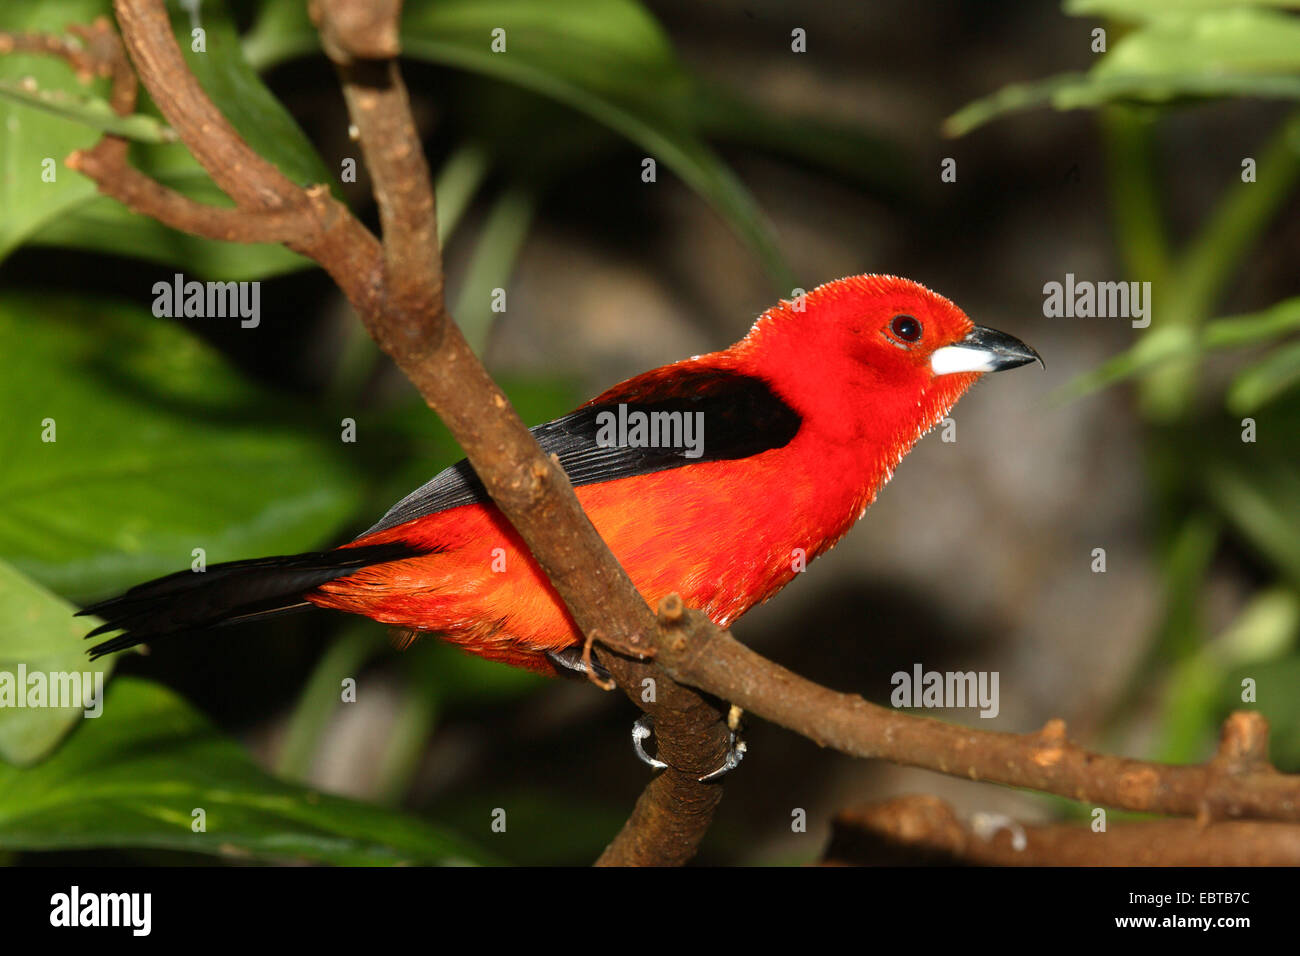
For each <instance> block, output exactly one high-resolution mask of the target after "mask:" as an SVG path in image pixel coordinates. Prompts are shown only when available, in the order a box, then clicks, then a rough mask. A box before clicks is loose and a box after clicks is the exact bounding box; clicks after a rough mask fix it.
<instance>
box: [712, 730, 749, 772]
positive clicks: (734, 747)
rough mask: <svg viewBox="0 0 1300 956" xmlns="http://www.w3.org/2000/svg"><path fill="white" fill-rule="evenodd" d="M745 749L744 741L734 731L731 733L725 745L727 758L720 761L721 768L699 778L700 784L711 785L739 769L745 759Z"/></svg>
mask: <svg viewBox="0 0 1300 956" xmlns="http://www.w3.org/2000/svg"><path fill="white" fill-rule="evenodd" d="M747 749H748V748H747V747H746V746H745V741H744V740H742V739H741V736H740V734H738V733H737V732H736V731H734V730H733V731H731V742H730V743H729V744H728V745H727V756H726V759H724V760H723V761H722V766H721V767H719V768H718V769H717V770H715V771H713V772H712V773H706V774H705V775H704V776H703V777H701V778H700V783H712V782H713V781H714V780H718V779H720V778H721V777H723V776H725V775H727V774H729V773H731V771H733V770H735V769H736V768H737V767H739V766H740V762H741V761H742V760H744V759H745V751H746V750H747Z"/></svg>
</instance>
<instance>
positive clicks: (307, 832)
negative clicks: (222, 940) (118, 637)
mask: <svg viewBox="0 0 1300 956" xmlns="http://www.w3.org/2000/svg"><path fill="white" fill-rule="evenodd" d="M196 810H202V811H203V824H204V826H203V829H202V832H195V830H196V826H195V821H196V815H195V811H196ZM86 847H151V848H157V849H168V850H181V851H188V852H197V853H210V854H214V855H222V856H227V857H234V858H248V857H254V858H258V859H271V860H284V859H307V860H315V861H320V862H325V863H337V864H344V865H366V864H380V865H385V864H388V865H391V864H456V863H490V862H492V859H491V858H490V857H489V856H488V855H487V854H485V853H484V852H482V851H481V850H478V849H475V848H474V847H472V846H471V845H470V844H468V843H466V842H464V841H463V840H461V839H459V838H457V837H454V836H452V835H450V834H448V833H445V832H442V831H440V830H438V829H436V828H434V827H432V826H430V825H428V824H426V823H423V822H422V821H420V820H417V819H414V818H412V817H410V816H407V815H405V814H401V813H397V812H394V811H390V810H384V809H381V808H378V807H374V806H370V805H368V804H364V803H359V802H356V801H353V800H346V799H343V798H340V797H334V796H330V795H328V794H322V793H317V792H315V791H312V790H309V789H306V788H304V787H300V786H297V785H294V784H289V783H285V782H283V781H280V780H277V779H276V778H274V777H272V776H270V775H269V774H267V773H265V772H264V771H262V770H261V769H259V768H258V767H257V766H256V765H255V764H254V763H253V761H252V760H251V759H249V756H248V754H246V753H245V752H244V750H243V749H242V748H241V747H240V746H239V745H238V744H236V743H235V742H233V741H231V740H230V739H228V738H226V737H225V736H223V735H222V734H221V733H220V732H218V731H217V730H216V728H214V727H213V726H212V725H211V724H210V723H209V722H208V721H207V720H206V719H205V718H204V717H203V716H202V715H200V714H199V713H198V712H196V711H195V710H194V709H193V708H191V707H190V706H189V705H188V704H187V703H185V701H183V700H182V699H181V698H179V697H177V696H176V695H175V694H174V693H172V692H171V691H170V690H168V689H167V688H165V687H162V686H161V685H158V684H155V683H152V682H150V681H144V680H140V679H137V678H118V679H117V680H115V681H113V682H112V683H111V685H110V686H109V689H108V694H107V699H106V701H105V703H104V715H103V716H102V717H100V718H98V719H96V720H92V721H85V722H84V724H83V726H81V727H80V728H78V731H77V732H76V733H75V734H73V735H72V737H71V738H70V739H69V740H68V741H67V742H66V743H65V744H64V745H63V746H62V747H60V748H59V749H58V750H57V751H56V752H55V753H54V755H53V756H52V757H50V758H49V759H48V760H46V761H44V762H42V763H40V764H38V765H36V766H35V767H31V768H28V769H22V770H20V769H18V768H16V767H7V766H0V848H2V849H12V850H65V849H74V848H86Z"/></svg>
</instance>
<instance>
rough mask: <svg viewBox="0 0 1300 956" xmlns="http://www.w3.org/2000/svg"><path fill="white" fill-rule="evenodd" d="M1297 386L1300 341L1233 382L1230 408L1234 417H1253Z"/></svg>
mask: <svg viewBox="0 0 1300 956" xmlns="http://www.w3.org/2000/svg"><path fill="white" fill-rule="evenodd" d="M1297 384H1300V342H1291V343H1288V344H1287V345H1284V346H1283V347H1282V348H1280V349H1277V350H1276V351H1274V352H1272V353H1270V354H1269V355H1268V356H1267V357H1266V358H1265V359H1264V360H1263V361H1262V362H1259V363H1258V364H1256V365H1252V366H1251V367H1250V368H1248V369H1246V370H1245V371H1243V372H1241V373H1240V374H1239V375H1238V376H1237V377H1236V379H1234V380H1233V383H1232V385H1231V386H1230V387H1229V389H1228V409H1229V410H1230V411H1231V412H1232V413H1233V414H1234V415H1250V414H1253V413H1255V412H1257V411H1258V410H1259V409H1260V408H1262V407H1263V406H1264V405H1267V404H1268V403H1269V402H1271V401H1273V400H1274V399H1275V398H1277V397H1278V396H1280V395H1281V394H1282V393H1283V392H1286V391H1287V390H1288V389H1292V388H1295V386H1296V385H1297Z"/></svg>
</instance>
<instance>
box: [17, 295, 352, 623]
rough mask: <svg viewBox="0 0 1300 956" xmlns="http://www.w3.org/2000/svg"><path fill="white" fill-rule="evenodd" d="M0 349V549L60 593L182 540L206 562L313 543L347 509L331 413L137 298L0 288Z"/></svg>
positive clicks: (110, 581)
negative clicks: (254, 378) (236, 362)
mask: <svg viewBox="0 0 1300 956" xmlns="http://www.w3.org/2000/svg"><path fill="white" fill-rule="evenodd" d="M147 297H151V292H150V290H145V289H142V290H141V299H142V300H145V301H149V299H148V298H147ZM210 321H214V322H222V321H224V322H231V323H235V322H238V321H239V320H238V319H237V318H235V319H212V320H210ZM245 334H249V335H253V334H256V330H254V329H248V330H245ZM0 353H2V354H5V355H8V356H10V357H11V359H12V361H11V362H10V368H9V371H8V372H7V374H6V375H5V376H3V378H0V407H3V408H4V409H5V415H4V418H3V420H0V554H3V555H4V556H5V557H6V558H8V559H9V560H10V561H12V562H13V563H14V564H15V565H16V566H17V567H18V568H19V569H20V570H22V571H23V572H24V573H26V574H28V575H30V576H31V577H33V578H35V579H36V580H38V581H40V582H41V583H42V584H44V585H46V586H47V587H49V588H51V589H52V590H54V591H56V592H58V593H60V594H63V595H66V596H73V597H78V598H85V597H93V596H99V595H103V594H105V593H107V592H110V591H112V590H115V589H119V588H122V587H125V586H128V585H131V584H134V583H137V582H138V581H140V580H143V579H146V578H150V577H154V576H157V575H161V574H165V573H169V572H172V571H177V570H183V569H185V568H186V567H189V566H190V563H191V560H192V551H193V549H195V548H203V549H204V551H205V553H206V560H207V561H208V562H209V563H214V562H217V561H225V560H234V559H238V558H247V557H256V556H258V555H262V554H269V553H277V552H278V553H283V552H286V551H289V552H292V551H301V550H304V549H305V548H308V547H315V546H319V545H320V544H321V543H322V542H323V541H324V540H325V539H326V538H328V536H329V535H330V534H332V533H333V532H334V531H335V529H336V528H337V527H338V526H339V525H340V524H341V523H342V522H343V521H344V520H346V519H347V517H348V516H350V515H351V514H353V513H354V511H355V508H356V505H357V503H358V501H359V499H360V481H359V478H358V475H357V472H356V470H355V468H356V467H357V466H356V465H354V463H353V462H352V461H350V460H349V458H348V457H347V456H346V455H345V451H344V450H345V449H351V448H354V447H356V446H351V445H348V446H344V445H342V444H341V443H340V442H339V441H338V432H337V425H338V423H337V421H334V420H330V421H321V420H319V418H315V419H309V418H308V415H307V413H306V412H305V411H304V410H303V409H301V408H300V407H297V406H295V405H294V403H292V402H290V401H287V400H286V399H285V398H284V397H283V396H279V395H276V394H274V393H272V392H269V391H267V390H266V389H264V388H259V387H255V386H253V385H251V384H249V383H248V382H246V381H245V380H243V379H242V378H241V377H240V376H238V375H237V374H236V373H234V372H233V371H232V370H231V369H230V368H229V367H228V366H227V365H226V364H225V363H224V362H223V361H222V360H221V359H220V358H219V356H217V355H216V354H215V353H214V352H213V351H212V350H211V349H210V348H208V347H206V346H204V345H203V344H202V343H200V342H199V341H198V340H197V339H196V338H195V337H194V336H192V335H190V334H188V333H187V332H186V331H184V330H183V329H181V328H179V327H178V326H177V325H176V324H175V323H173V322H172V321H170V320H166V319H155V318H153V317H152V316H151V315H150V314H149V313H148V312H147V311H145V310H144V309H143V308H142V307H126V306H121V305H112V306H110V305H91V304H88V303H86V302H85V301H83V300H75V299H62V300H60V299H55V298H51V297H49V296H43V297H35V296H10V297H6V298H0ZM50 429H53V432H52V433H51V432H50ZM48 437H54V438H55V440H54V441H44V440H42V439H43V438H48Z"/></svg>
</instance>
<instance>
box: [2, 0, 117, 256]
mask: <svg viewBox="0 0 1300 956" xmlns="http://www.w3.org/2000/svg"><path fill="white" fill-rule="evenodd" d="M107 9H108V3H107V0H67V2H64V3H41V2H37V0H5V2H4V3H3V4H0V30H9V31H13V32H30V33H41V32H56V33H61V32H62V31H63V28H64V27H65V26H66V25H67V24H69V23H90V22H91V21H92V20H93V19H94V18H95V17H96V16H98V15H101V14H103V13H104V12H105V11H106V10H107ZM28 78H30V80H31V81H33V82H34V83H35V84H36V85H37V87H38V88H40V89H43V90H54V89H64V90H69V91H72V92H76V93H79V94H87V93H97V94H99V95H103V94H105V93H106V92H107V90H108V84H107V82H106V81H104V80H95V81H93V82H92V83H90V84H84V85H83V84H82V83H80V82H79V81H78V80H77V78H76V76H75V74H74V73H73V71H72V68H71V67H69V66H68V65H67V64H65V63H63V62H62V61H60V60H56V59H54V58H53V57H48V56H36V55H33V54H29V53H9V54H3V55H0V80H4V81H6V82H9V83H14V82H22V81H25V80H27V79H28ZM0 137H2V138H0V210H3V215H0V259H3V258H4V257H5V256H6V255H7V254H8V253H9V252H11V251H12V250H13V249H14V248H15V247H16V246H18V245H19V244H21V243H22V242H23V241H24V240H25V239H26V238H27V236H29V235H30V234H31V233H32V232H34V231H36V230H37V229H39V228H40V227H41V226H42V225H43V224H45V223H47V222H49V221H51V220H54V219H56V218H58V217H59V216H61V215H63V214H64V213H65V212H66V210H67V209H69V208H71V207H72V206H75V205H76V204H78V203H81V202H85V201H87V200H88V199H90V198H91V197H93V196H94V195H95V186H94V184H93V183H91V182H90V180H88V179H86V178H85V177H84V176H79V175H77V174H76V173H74V172H72V170H70V169H68V168H67V167H65V166H64V165H63V160H64V158H65V157H67V155H68V154H69V153H71V152H72V151H73V150H76V149H84V148H89V147H91V146H94V145H95V143H96V142H98V140H99V138H100V134H99V132H98V131H97V130H95V129H92V128H91V127H89V126H86V125H85V124H84V123H80V122H77V121H76V120H73V119H68V118H67V117H62V116H54V115H52V114H50V113H48V112H44V111H41V110H36V109H33V108H32V107H31V106H28V105H25V104H20V103H16V102H14V101H13V100H9V99H5V98H3V97H0ZM47 159H52V160H54V161H55V162H56V163H57V164H58V165H57V168H56V178H55V181H54V182H45V181H44V180H43V179H42V177H41V173H42V171H43V168H44V167H43V165H42V164H43V163H44V161H45V160H47Z"/></svg>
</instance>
